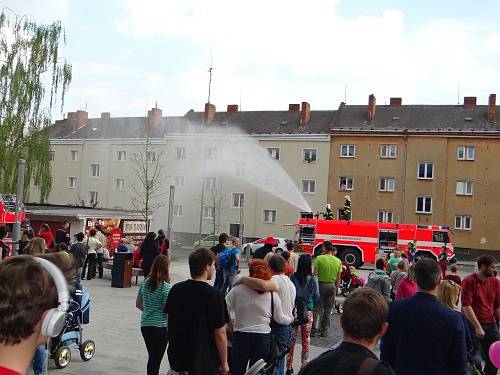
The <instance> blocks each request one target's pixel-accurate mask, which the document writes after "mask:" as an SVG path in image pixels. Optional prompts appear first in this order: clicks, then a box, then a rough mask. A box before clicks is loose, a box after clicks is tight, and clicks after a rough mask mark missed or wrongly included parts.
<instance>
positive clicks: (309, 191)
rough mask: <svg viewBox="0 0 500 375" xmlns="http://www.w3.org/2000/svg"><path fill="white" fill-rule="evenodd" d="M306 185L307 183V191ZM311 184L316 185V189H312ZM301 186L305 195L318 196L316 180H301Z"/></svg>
mask: <svg viewBox="0 0 500 375" xmlns="http://www.w3.org/2000/svg"><path fill="white" fill-rule="evenodd" d="M304 183H307V186H308V188H307V190H306V189H305V185H304ZM311 183H313V185H314V189H311ZM300 185H301V189H300V190H301V191H302V193H303V194H316V180H315V179H309V178H305V179H302V180H300Z"/></svg>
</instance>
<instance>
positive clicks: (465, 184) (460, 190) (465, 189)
mask: <svg viewBox="0 0 500 375" xmlns="http://www.w3.org/2000/svg"><path fill="white" fill-rule="evenodd" d="M473 186H474V182H473V181H457V191H456V192H457V195H472V191H473Z"/></svg>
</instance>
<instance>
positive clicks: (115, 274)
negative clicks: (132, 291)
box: [111, 252, 133, 288]
mask: <svg viewBox="0 0 500 375" xmlns="http://www.w3.org/2000/svg"><path fill="white" fill-rule="evenodd" d="M132 255H133V254H132V253H118V252H115V253H114V257H113V271H112V275H111V286H112V287H113V288H130V287H131V285H132V264H133V260H132Z"/></svg>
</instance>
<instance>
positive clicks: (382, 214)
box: [377, 210, 394, 223]
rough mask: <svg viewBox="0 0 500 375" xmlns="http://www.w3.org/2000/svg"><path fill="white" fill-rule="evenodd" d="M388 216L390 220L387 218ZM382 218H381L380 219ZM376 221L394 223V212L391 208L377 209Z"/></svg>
mask: <svg viewBox="0 0 500 375" xmlns="http://www.w3.org/2000/svg"><path fill="white" fill-rule="evenodd" d="M389 217H390V220H389ZM381 218H382V220H380V219H381ZM377 222H379V223H394V212H393V211H392V210H378V213H377Z"/></svg>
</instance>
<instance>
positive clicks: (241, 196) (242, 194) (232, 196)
mask: <svg viewBox="0 0 500 375" xmlns="http://www.w3.org/2000/svg"><path fill="white" fill-rule="evenodd" d="M236 194H239V197H238V204H237V205H235V204H234V202H235V197H236ZM241 198H243V201H245V193H243V192H235V193H231V207H233V208H241V207H242V204H241ZM244 204H245V203H243V205H244Z"/></svg>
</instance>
